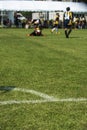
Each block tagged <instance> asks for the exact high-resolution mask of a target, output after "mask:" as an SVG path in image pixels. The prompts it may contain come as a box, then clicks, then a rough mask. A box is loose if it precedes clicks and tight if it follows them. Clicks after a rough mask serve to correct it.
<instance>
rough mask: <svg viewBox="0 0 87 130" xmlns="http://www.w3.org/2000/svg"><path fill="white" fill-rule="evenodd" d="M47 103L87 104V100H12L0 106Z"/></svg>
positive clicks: (1, 103)
mask: <svg viewBox="0 0 87 130" xmlns="http://www.w3.org/2000/svg"><path fill="white" fill-rule="evenodd" d="M47 102H87V98H67V99H56V100H22V101H20V100H19V101H16V100H10V101H0V105H8V104H10V105H11V104H39V103H47Z"/></svg>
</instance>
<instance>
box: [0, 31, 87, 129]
mask: <svg viewBox="0 0 87 130" xmlns="http://www.w3.org/2000/svg"><path fill="white" fill-rule="evenodd" d="M59 31H60V35H56V34H55V33H54V34H51V33H50V30H49V29H44V30H43V34H44V35H45V36H43V37H27V36H26V35H27V33H30V32H32V29H28V30H26V29H0V101H9V100H38V99H42V98H41V97H39V96H36V95H34V94H30V93H25V92H20V91H11V90H10V91H6V90H3V89H2V88H4V87H7V88H8V87H12V89H14V88H23V89H32V90H35V91H38V92H42V93H45V94H47V95H49V96H53V97H55V98H60V99H62V98H64V99H65V98H81V97H83V98H87V30H86V29H85V30H73V31H72V33H71V35H70V38H69V39H66V38H65V35H64V30H62V29H61V30H59ZM0 130H87V101H85V102H46V103H39V104H38V103H36V104H26V103H25V104H12V105H9V104H7V105H0Z"/></svg>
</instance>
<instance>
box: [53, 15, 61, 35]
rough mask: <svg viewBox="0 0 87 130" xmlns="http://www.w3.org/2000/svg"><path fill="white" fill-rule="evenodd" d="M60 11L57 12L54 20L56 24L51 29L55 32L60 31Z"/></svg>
mask: <svg viewBox="0 0 87 130" xmlns="http://www.w3.org/2000/svg"><path fill="white" fill-rule="evenodd" d="M59 17H60V16H59V13H56V18H55V20H54V26H53V28H52V30H51V32H52V33H53V32H54V31H56V34H57V33H58V24H59Z"/></svg>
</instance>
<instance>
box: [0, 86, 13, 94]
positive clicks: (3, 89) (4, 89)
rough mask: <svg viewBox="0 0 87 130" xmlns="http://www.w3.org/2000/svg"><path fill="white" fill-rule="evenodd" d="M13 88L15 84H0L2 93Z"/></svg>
mask: <svg viewBox="0 0 87 130" xmlns="http://www.w3.org/2000/svg"><path fill="white" fill-rule="evenodd" d="M14 88H15V86H0V91H2V92H3V93H6V92H9V91H11V90H13V89H14Z"/></svg>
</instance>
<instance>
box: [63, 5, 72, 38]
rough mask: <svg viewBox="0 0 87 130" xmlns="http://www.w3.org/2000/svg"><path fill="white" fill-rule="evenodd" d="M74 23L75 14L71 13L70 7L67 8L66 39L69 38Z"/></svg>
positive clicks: (65, 14) (65, 17)
mask: <svg viewBox="0 0 87 130" xmlns="http://www.w3.org/2000/svg"><path fill="white" fill-rule="evenodd" d="M72 21H73V13H72V12H71V11H70V7H67V8H66V12H65V13H64V29H65V36H66V38H69V35H70V33H71V31H72Z"/></svg>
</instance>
